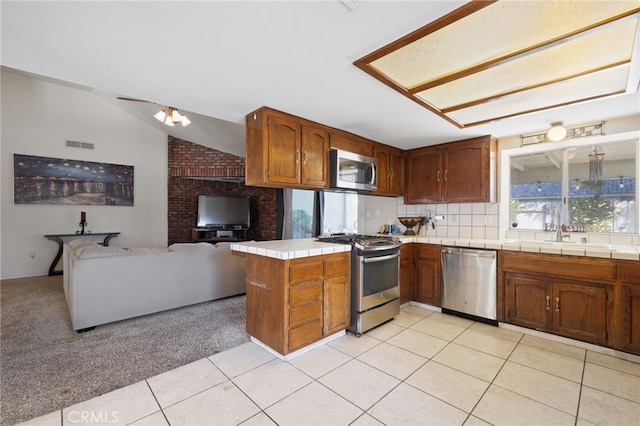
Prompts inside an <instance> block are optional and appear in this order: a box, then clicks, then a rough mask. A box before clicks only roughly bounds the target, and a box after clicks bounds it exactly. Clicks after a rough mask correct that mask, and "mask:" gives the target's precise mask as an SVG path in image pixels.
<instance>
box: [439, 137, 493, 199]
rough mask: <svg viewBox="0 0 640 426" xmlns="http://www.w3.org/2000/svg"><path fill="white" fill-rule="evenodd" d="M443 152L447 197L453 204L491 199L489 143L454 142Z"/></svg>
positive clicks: (445, 196) (445, 195) (445, 192)
mask: <svg viewBox="0 0 640 426" xmlns="http://www.w3.org/2000/svg"><path fill="white" fill-rule="evenodd" d="M443 153H444V155H443V157H444V158H443V169H444V172H443V179H444V196H443V198H444V200H446V201H447V202H449V203H468V202H484V201H489V182H488V175H489V161H488V155H489V154H488V153H489V143H488V142H486V141H479V142H478V141H470V142H455V143H450V144H447V145H446V149H443Z"/></svg>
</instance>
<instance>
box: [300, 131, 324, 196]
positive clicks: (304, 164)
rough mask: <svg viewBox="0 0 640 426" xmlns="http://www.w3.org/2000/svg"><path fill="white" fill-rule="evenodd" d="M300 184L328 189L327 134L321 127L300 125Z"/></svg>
mask: <svg viewBox="0 0 640 426" xmlns="http://www.w3.org/2000/svg"><path fill="white" fill-rule="evenodd" d="M300 151H301V156H302V158H301V160H300V161H301V165H300V183H301V184H303V185H305V186H311V187H316V188H328V187H329V132H327V131H326V130H325V129H323V128H322V127H321V126H314V125H310V124H304V125H302V140H301V143H300Z"/></svg>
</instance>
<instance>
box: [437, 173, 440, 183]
mask: <svg viewBox="0 0 640 426" xmlns="http://www.w3.org/2000/svg"><path fill="white" fill-rule="evenodd" d="M436 182H440V170H438V171H437V172H436Z"/></svg>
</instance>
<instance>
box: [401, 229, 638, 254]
mask: <svg viewBox="0 0 640 426" xmlns="http://www.w3.org/2000/svg"><path fill="white" fill-rule="evenodd" d="M398 238H399V239H400V241H402V242H407V243H408V242H416V243H428V244H441V245H445V246H457V247H472V248H487V249H494V250H512V251H525V252H530V253H547V254H565V255H570V256H589V257H601V258H606V259H621V260H640V246H632V245H618V244H590V243H584V244H583V243H569V242H556V241H540V240H516V239H504V240H478V239H465V238H438V237H423V236H404V235H399V236H398Z"/></svg>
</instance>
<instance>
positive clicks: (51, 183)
mask: <svg viewBox="0 0 640 426" xmlns="http://www.w3.org/2000/svg"><path fill="white" fill-rule="evenodd" d="M13 173H14V175H13V176H14V178H13V182H14V191H13V201H14V203H15V204H65V205H103V206H133V166H124V165H120V164H108V163H95V162H92V161H80V160H67V159H60V158H50V157H36V156H32V155H20V154H14V155H13Z"/></svg>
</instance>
